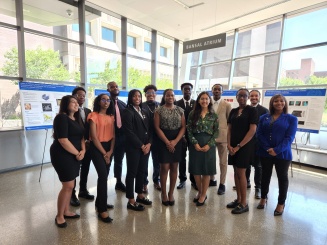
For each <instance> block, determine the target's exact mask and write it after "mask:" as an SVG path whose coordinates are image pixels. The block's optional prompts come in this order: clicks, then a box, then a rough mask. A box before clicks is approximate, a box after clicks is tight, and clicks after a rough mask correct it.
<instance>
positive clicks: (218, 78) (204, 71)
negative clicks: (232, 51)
mask: <svg viewBox="0 0 327 245" xmlns="http://www.w3.org/2000/svg"><path fill="white" fill-rule="evenodd" d="M230 65H231V62H226V63H219V64H215V65H210V66H204V67H201V71H200V80H202V82H200V83H199V86H198V88H199V89H200V90H202V91H203V90H210V89H211V87H212V85H213V84H215V83H220V84H223V85H226V86H227V85H228V80H229V73H230Z"/></svg>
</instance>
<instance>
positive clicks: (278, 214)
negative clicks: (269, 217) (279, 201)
mask: <svg viewBox="0 0 327 245" xmlns="http://www.w3.org/2000/svg"><path fill="white" fill-rule="evenodd" d="M284 209H285V204H284V206H283V210H282V211H281V212H279V211H277V209H275V211H274V216H280V215H282V214H283V213H284Z"/></svg>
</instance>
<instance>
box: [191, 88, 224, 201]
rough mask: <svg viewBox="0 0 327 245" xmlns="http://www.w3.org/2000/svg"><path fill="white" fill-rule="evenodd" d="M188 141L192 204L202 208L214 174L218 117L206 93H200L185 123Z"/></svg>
mask: <svg viewBox="0 0 327 245" xmlns="http://www.w3.org/2000/svg"><path fill="white" fill-rule="evenodd" d="M187 132H188V138H189V139H190V142H191V144H190V152H189V172H190V174H193V175H194V179H195V182H196V186H197V187H198V190H199V192H198V194H197V195H196V197H195V198H194V200H193V202H195V203H196V206H202V205H203V204H204V203H205V201H206V199H207V189H208V187H209V182H210V175H215V174H216V150H215V149H216V148H215V145H216V144H215V143H216V141H215V139H216V138H217V137H218V116H217V114H216V113H215V112H214V111H213V109H212V102H211V98H210V95H209V94H208V92H201V93H200V94H199V96H198V98H197V99H196V102H195V106H194V109H193V111H191V112H190V114H189V116H188V121H187Z"/></svg>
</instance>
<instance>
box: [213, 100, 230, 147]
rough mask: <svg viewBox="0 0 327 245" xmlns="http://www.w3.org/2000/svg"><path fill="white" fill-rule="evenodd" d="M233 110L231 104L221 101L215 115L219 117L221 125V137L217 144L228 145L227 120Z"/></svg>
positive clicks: (219, 136)
mask: <svg viewBox="0 0 327 245" xmlns="http://www.w3.org/2000/svg"><path fill="white" fill-rule="evenodd" d="M231 110H232V106H231V104H230V103H228V102H227V101H225V100H224V99H221V101H220V103H219V106H218V108H217V111H215V113H216V114H217V115H218V123H219V135H218V138H217V139H216V142H217V143H227V131H228V126H227V119H228V117H229V113H230V111H231Z"/></svg>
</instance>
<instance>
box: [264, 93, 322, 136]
mask: <svg viewBox="0 0 327 245" xmlns="http://www.w3.org/2000/svg"><path fill="white" fill-rule="evenodd" d="M275 94H282V95H283V96H284V97H285V98H286V100H287V103H288V113H290V114H292V115H294V116H296V117H297V118H298V128H297V130H298V131H301V132H309V133H319V130H320V125H321V120H322V115H323V112H324V107H325V101H326V89H294V90H269V91H266V93H265V96H264V100H263V106H265V107H267V108H269V101H270V99H271V97H272V96H274V95H275Z"/></svg>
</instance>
